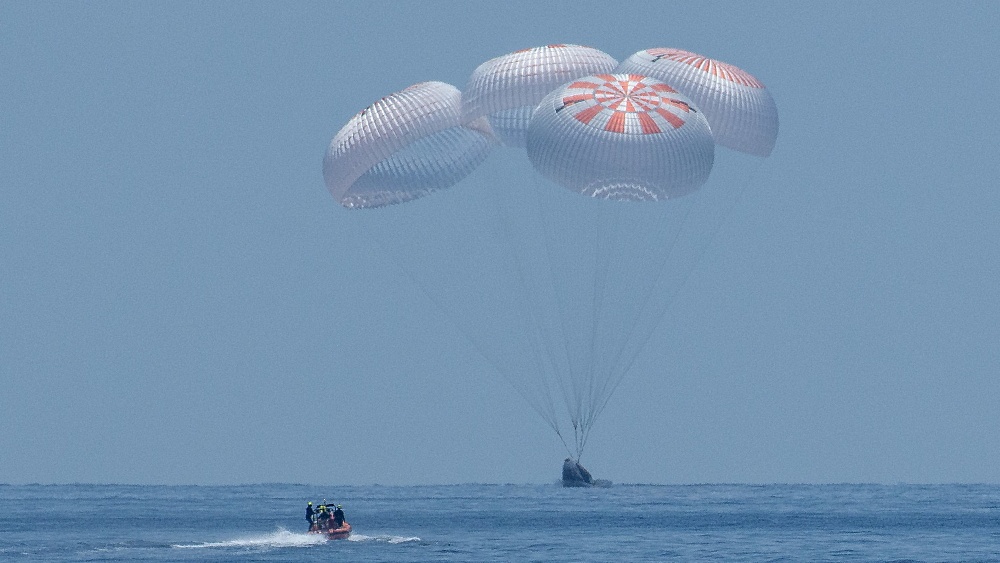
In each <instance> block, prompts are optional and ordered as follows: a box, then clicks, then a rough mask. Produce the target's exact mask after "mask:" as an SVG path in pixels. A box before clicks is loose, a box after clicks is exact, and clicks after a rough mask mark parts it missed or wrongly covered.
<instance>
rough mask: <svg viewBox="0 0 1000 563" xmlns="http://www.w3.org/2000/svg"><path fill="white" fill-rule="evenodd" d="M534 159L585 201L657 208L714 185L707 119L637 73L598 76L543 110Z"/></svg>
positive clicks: (537, 119)
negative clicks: (649, 203)
mask: <svg viewBox="0 0 1000 563" xmlns="http://www.w3.org/2000/svg"><path fill="white" fill-rule="evenodd" d="M527 150H528V158H529V159H531V162H532V164H534V166H535V168H537V169H538V170H539V171H540V172H541V173H542V174H544V175H545V176H546V177H548V178H549V179H551V180H553V181H555V182H556V183H558V184H561V185H563V186H565V187H567V188H569V189H571V190H573V191H577V192H580V193H582V194H584V195H587V196H592V197H597V198H605V199H618V200H645V201H657V200H664V199H669V198H672V197H678V196H682V195H685V194H688V193H690V192H692V191H694V190H696V189H697V188H698V187H700V186H701V185H702V184H704V183H705V181H706V180H708V175H709V173H710V172H711V170H712V163H713V160H714V158H715V143H714V142H713V140H712V133H711V130H710V128H709V126H708V122H707V121H706V119H705V117H704V115H702V113H701V112H700V111H698V109H697V108H696V107H695V106H694V104H693V103H692V102H691V100H690V99H688V98H687V97H686V96H684V95H683V94H680V93H679V92H677V91H676V90H674V89H673V88H671V87H670V86H669V85H667V84H665V83H663V82H661V81H659V80H656V79H653V78H649V77H645V76H641V75H637V74H597V75H592V76H587V77H583V78H580V79H578V80H576V81H574V82H571V83H570V84H567V85H565V86H563V87H561V88H558V89H556V90H555V91H553V92H552V93H550V94H549V95H548V96H546V97H545V98H544V99H543V100H542V102H541V103H540V104H539V105H538V108H537V109H536V110H535V113H534V115H533V117H532V120H531V125H530V127H529V129H528V136H527Z"/></svg>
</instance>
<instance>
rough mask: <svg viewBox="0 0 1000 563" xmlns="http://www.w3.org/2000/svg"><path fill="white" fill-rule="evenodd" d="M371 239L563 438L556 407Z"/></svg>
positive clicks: (474, 348) (386, 248)
mask: <svg viewBox="0 0 1000 563" xmlns="http://www.w3.org/2000/svg"><path fill="white" fill-rule="evenodd" d="M369 231H372V230H369ZM374 231H375V232H382V231H381V229H374ZM371 240H373V241H374V242H375V244H376V245H377V246H378V247H379V249H380V250H381V251H382V252H383V253H384V254H386V255H388V256H390V257H391V258H392V262H393V263H394V264H395V265H396V267H397V268H398V269H399V271H400V272H402V273H403V275H404V276H406V277H407V278H408V279H409V280H410V282H411V283H413V285H414V286H415V287H417V288H418V289H419V290H420V292H421V293H422V294H423V295H424V296H425V297H426V298H427V300H428V301H430V302H431V303H432V304H433V305H434V307H435V308H436V309H437V310H438V311H439V312H440V313H441V314H442V315H444V317H445V319H446V320H447V321H448V322H450V323H451V324H452V326H454V327H455V328H456V329H458V332H459V334H461V335H462V337H463V338H464V339H465V340H466V341H467V342H468V343H469V344H470V345H471V346H472V349H473V350H475V351H476V353H477V354H479V356H481V357H482V358H483V359H484V360H486V362H487V363H488V364H489V365H490V367H492V368H493V370H494V371H495V372H496V373H498V374H499V375H500V376H501V377H503V378H504V379H506V380H507V382H508V383H510V385H511V387H513V388H514V390H515V391H517V393H518V394H519V395H521V397H522V398H523V399H524V400H525V402H527V403H528V405H529V406H531V408H532V409H533V410H534V411H535V412H536V413H538V415H539V416H541V417H542V419H543V420H545V422H546V423H547V424H548V425H549V427H551V428H552V429H553V430H554V431H555V432H556V434H557V435H558V436H559V437H560V440H561V439H562V435H561V434H560V430H559V427H558V419H557V417H556V416H555V415H554V412H555V410H554V408H550V409H549V410H550V411H551V412H552V415H551V416H550V415H547V413H546V412H545V411H544V409H543V408H542V406H541V405H539V404H538V403H537V401H535V400H534V399H533V397H532V396H531V395H530V394H529V393H528V392H527V390H525V389H524V388H522V387H521V386H519V385H517V381H516V379H515V378H514V377H513V375H512V372H511V369H510V368H509V367H505V365H504V363H503V362H502V361H500V360H499V359H497V358H495V357H494V356H492V355H491V354H489V353H488V352H487V349H486V347H485V346H484V345H483V344H482V342H480V341H479V340H478V339H476V338H475V337H473V336H472V333H471V331H470V330H469V328H468V327H466V326H464V325H463V324H462V323H461V322H459V318H458V317H457V316H456V315H455V314H454V312H453V311H451V310H450V309H449V308H448V307H446V306H445V304H444V303H443V302H442V301H441V300H440V299H438V298H437V297H436V296H435V295H434V293H433V292H432V291H430V290H429V289H428V288H427V286H426V284H424V283H423V282H421V280H419V279H418V278H417V277H416V276H415V275H414V274H413V273H412V272H411V271H410V270H409V269H408V268H406V267H405V266H403V260H402V259H401V258H400V257H399V256H398V255H396V253H395V252H393V251H392V250H391V249H390V248H389V245H387V244H384V243H383V241H381V240H379V239H378V238H377V237H372V238H371ZM564 443H565V442H564Z"/></svg>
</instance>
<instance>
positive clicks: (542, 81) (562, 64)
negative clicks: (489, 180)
mask: <svg viewBox="0 0 1000 563" xmlns="http://www.w3.org/2000/svg"><path fill="white" fill-rule="evenodd" d="M617 65H618V61H616V60H615V59H613V58H611V55H608V54H607V53H604V52H602V51H599V50H597V49H594V48H591V47H583V46H581V45H546V46H544V47H533V48H531V49H522V50H520V51H515V52H513V53H510V54H507V55H504V56H501V57H497V58H495V59H490V60H489V61H486V62H485V63H483V64H481V65H479V67H478V68H476V70H474V71H473V72H472V76H471V77H469V82H468V84H467V85H466V87H465V91H464V92H463V93H462V115H463V118H464V119H465V120H466V121H472V120H474V119H477V118H480V117H486V118H487V119H488V120H489V122H490V125H491V126H492V127H493V130H494V131H495V133H496V135H497V137H498V138H499V139H500V140H501V141H502V142H503V143H504V144H505V145H507V146H511V147H523V146H524V142H525V133H526V131H527V130H528V123H529V121H530V120H531V113H532V112H533V111H534V110H535V106H537V105H538V102H539V101H541V99H542V98H544V97H545V95H546V94H548V93H549V92H551V91H552V90H553V89H555V88H556V87H558V86H560V85H562V84H564V83H566V82H569V81H571V80H573V79H575V78H577V77H579V76H586V75H588V74H593V73H600V72H610V71H611V70H612V69H613V68H615V66H617Z"/></svg>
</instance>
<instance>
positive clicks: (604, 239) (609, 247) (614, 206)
mask: <svg viewBox="0 0 1000 563" xmlns="http://www.w3.org/2000/svg"><path fill="white" fill-rule="evenodd" d="M594 203H595V204H597V205H598V206H599V213H598V214H599V215H600V220H599V221H597V229H598V230H597V240H596V244H595V252H596V253H597V255H596V258H595V271H594V277H593V280H594V290H593V291H594V293H593V296H594V298H593V309H592V319H591V334H590V349H589V351H588V354H589V357H590V361H589V362H588V365H587V370H588V377H587V380H586V382H585V383H586V389H587V400H586V408H585V409H584V410H583V412H582V413H581V419H580V441H579V451H578V457H579V455H582V454H583V448H584V447H585V446H586V443H587V436H588V435H589V433H590V429H591V428H592V427H593V424H594V410H595V408H596V407H597V405H598V404H600V403H599V402H600V397H601V389H600V387H599V386H598V382H599V381H600V380H601V379H603V376H604V375H605V373H604V365H603V363H604V362H601V361H600V359H601V358H599V356H598V354H597V350H598V347H599V342H601V338H599V337H605V338H609V336H610V335H606V334H605V333H607V332H608V331H609V330H613V327H608V326H607V324H608V319H607V315H606V313H605V305H606V298H607V288H608V282H609V277H610V276H611V275H612V274H613V270H612V266H611V264H612V260H613V257H614V256H615V255H616V249H618V248H619V245H620V243H621V241H620V239H621V230H622V225H621V222H622V212H621V208H622V206H621V205H620V203H619V202H614V201H597V202H594ZM608 209H610V210H611V211H605V210H608ZM607 215H610V218H609V217H607ZM605 224H609V225H610V226H611V228H610V233H605V232H603V231H604V225H605ZM602 247H603V248H602Z"/></svg>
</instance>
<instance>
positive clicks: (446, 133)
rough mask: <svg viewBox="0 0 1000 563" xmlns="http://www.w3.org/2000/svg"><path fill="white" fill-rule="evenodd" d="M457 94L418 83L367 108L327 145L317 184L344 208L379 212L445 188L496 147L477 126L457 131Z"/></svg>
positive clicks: (439, 86) (476, 123) (482, 124)
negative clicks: (323, 186)
mask: <svg viewBox="0 0 1000 563" xmlns="http://www.w3.org/2000/svg"><path fill="white" fill-rule="evenodd" d="M461 97H462V95H461V92H459V91H458V89H457V88H455V87H454V86H451V85H449V84H445V83H443V82H421V83H419V84H415V85H413V86H410V87H409V88H406V89H405V90H402V91H400V92H396V93H394V94H390V95H389V96H386V97H385V98H382V99H381V100H379V101H377V102H375V103H374V104H372V105H370V106H368V107H367V108H365V109H364V110H362V111H361V112H359V113H358V114H357V115H355V116H354V117H352V118H351V120H350V121H348V122H347V124H346V125H344V127H343V128H341V130H340V131H339V132H338V133H337V134H336V135H335V136H334V137H333V140H332V141H330V146H329V148H328V149H327V151H326V155H325V156H324V158H323V179H324V180H325V181H326V187H327V189H328V190H330V193H331V194H332V195H333V197H334V199H336V200H337V201H338V202H339V203H340V204H341V205H343V206H344V207H347V208H368V207H381V206H384V205H390V204H394V203H402V202H405V201H410V200H412V199H416V198H418V197H421V196H423V195H426V194H428V193H431V192H433V191H435V190H439V189H443V188H447V187H449V186H451V185H453V184H455V183H456V182H458V181H459V180H461V179H462V178H464V177H465V176H467V175H468V174H469V173H470V172H472V170H474V169H475V168H476V166H478V165H479V164H480V163H481V162H482V161H483V160H485V159H486V157H487V156H488V155H489V153H490V151H491V150H492V149H493V147H494V146H495V141H494V139H493V136H492V134H491V133H490V131H489V125H488V124H487V123H486V122H485V121H484V120H482V119H480V120H477V121H473V122H471V123H468V124H467V126H465V125H463V124H462V120H461Z"/></svg>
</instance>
